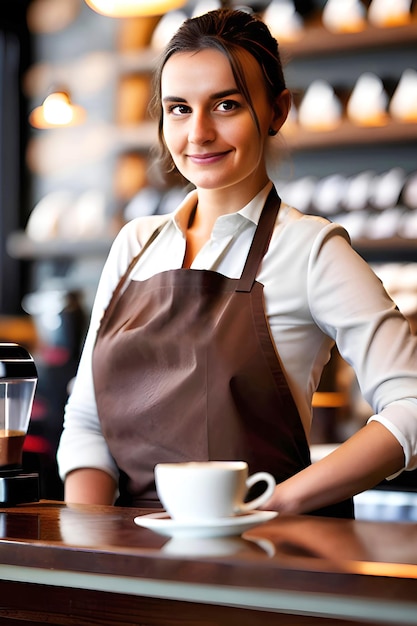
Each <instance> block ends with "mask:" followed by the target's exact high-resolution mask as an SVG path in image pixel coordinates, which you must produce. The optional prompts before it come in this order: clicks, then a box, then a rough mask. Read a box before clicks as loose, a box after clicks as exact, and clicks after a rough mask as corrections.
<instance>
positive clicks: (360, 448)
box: [263, 422, 404, 514]
mask: <svg viewBox="0 0 417 626" xmlns="http://www.w3.org/2000/svg"><path fill="white" fill-rule="evenodd" d="M403 467H404V452H403V449H402V447H401V445H400V444H399V442H398V441H397V439H396V438H395V437H394V435H392V434H391V433H390V431H389V430H388V429H387V428H385V426H383V425H382V424H380V423H379V422H369V423H368V424H367V425H366V426H364V427H363V428H362V429H361V430H359V431H358V432H357V433H355V434H354V435H353V436H352V437H350V438H349V439H348V440H347V441H345V442H344V443H343V444H341V445H340V446H339V447H338V448H337V449H336V450H335V451H334V452H332V453H331V454H329V455H328V456H326V457H324V458H323V459H321V460H320V461H317V462H316V463H313V464H312V465H311V466H309V467H307V468H306V469H304V470H302V471H301V472H299V473H298V474H296V475H295V476H292V477H291V478H289V479H288V480H286V481H284V482H283V483H281V484H280V485H278V486H277V487H276V489H275V493H274V495H273V496H272V498H271V499H270V500H269V501H268V502H267V503H266V504H265V505H264V507H263V508H265V509H273V510H277V511H279V512H280V513H289V514H298V513H308V512H309V511H314V510H315V509H319V508H321V507H324V506H327V505H329V504H332V503H334V502H340V501H342V500H345V499H346V498H349V497H351V496H353V495H356V494H357V493H360V492H362V491H365V490H366V489H370V488H372V487H374V486H375V485H376V484H378V483H379V482H381V480H383V479H384V478H386V476H391V475H393V474H395V473H396V472H398V471H400V470H401V469H402V468H403Z"/></svg>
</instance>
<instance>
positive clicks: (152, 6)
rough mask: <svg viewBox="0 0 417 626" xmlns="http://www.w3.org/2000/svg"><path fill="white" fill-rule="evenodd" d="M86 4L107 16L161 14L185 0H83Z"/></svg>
mask: <svg viewBox="0 0 417 626" xmlns="http://www.w3.org/2000/svg"><path fill="white" fill-rule="evenodd" d="M85 1H86V3H87V4H88V6H89V7H90V8H91V9H93V10H94V11H96V12H97V13H100V14H101V15H106V16H107V17H143V16H151V15H163V14H164V13H167V12H168V11H173V10H176V9H180V8H181V7H183V6H184V5H185V4H186V3H187V0H85Z"/></svg>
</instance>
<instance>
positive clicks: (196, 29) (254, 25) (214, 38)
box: [150, 9, 286, 161]
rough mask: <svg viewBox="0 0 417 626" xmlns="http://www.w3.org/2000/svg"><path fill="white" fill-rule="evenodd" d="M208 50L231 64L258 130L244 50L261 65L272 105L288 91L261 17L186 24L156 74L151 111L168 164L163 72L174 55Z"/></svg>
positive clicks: (215, 15) (229, 14)
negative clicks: (156, 123) (247, 81)
mask: <svg viewBox="0 0 417 626" xmlns="http://www.w3.org/2000/svg"><path fill="white" fill-rule="evenodd" d="M207 48H210V49H215V50H219V51H220V52H222V53H223V54H224V55H225V56H226V57H227V59H228V60H229V63H230V67H231V69H232V72H233V76H234V79H235V81H236V85H237V87H238V89H239V90H240V92H241V93H242V95H243V97H244V98H245V99H246V101H247V103H248V105H249V108H250V111H251V113H252V116H253V119H254V122H255V124H256V126H257V127H258V129H259V122H258V119H257V116H256V113H255V110H254V108H253V104H252V101H251V97H250V93H249V90H248V86H247V83H246V78H245V74H244V71H243V67H242V62H241V52H242V50H246V51H247V52H249V54H251V55H252V56H253V57H254V58H255V59H256V61H257V62H258V64H259V66H260V68H261V70H262V75H263V77H264V82H265V87H266V90H267V94H268V96H269V97H270V100H271V103H272V102H273V101H274V99H275V98H276V97H277V96H279V94H280V93H281V92H282V91H283V90H284V89H285V88H286V85H285V78H284V74H283V70H282V64H281V58H280V54H279V50H278V42H277V40H276V39H275V38H274V37H273V36H272V35H271V33H270V31H269V29H268V27H267V26H266V24H265V23H264V22H262V20H261V19H260V18H259V17H257V16H256V15H254V14H251V13H248V12H246V11H240V10H232V9H218V10H215V11H209V12H208V13H205V14H204V15H201V16H199V17H194V18H189V19H187V20H185V22H184V23H183V24H182V25H181V26H180V28H179V29H178V30H177V32H176V33H175V34H174V36H173V37H172V39H171V40H170V42H169V43H168V45H167V46H166V48H165V50H164V52H163V53H162V55H161V57H160V60H159V64H158V67H157V69H156V71H155V74H154V90H153V94H154V95H153V99H152V102H151V104H150V110H151V112H152V113H153V115H154V116H155V117H156V118H157V119H158V136H159V143H160V155H159V156H160V158H162V159H164V160H165V161H168V160H170V157H169V155H168V154H167V150H166V147H165V143H164V140H163V133H162V127H163V111H162V103H161V76H162V71H163V69H164V66H165V64H166V62H167V61H168V59H169V58H170V57H171V56H172V55H173V54H175V53H177V52H197V51H199V50H205V49H207Z"/></svg>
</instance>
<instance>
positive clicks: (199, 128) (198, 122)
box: [188, 113, 215, 144]
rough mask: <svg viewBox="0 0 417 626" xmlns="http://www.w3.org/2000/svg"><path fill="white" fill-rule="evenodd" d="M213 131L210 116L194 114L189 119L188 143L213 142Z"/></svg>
mask: <svg viewBox="0 0 417 626" xmlns="http://www.w3.org/2000/svg"><path fill="white" fill-rule="evenodd" d="M214 136H215V130H214V126H213V123H212V121H211V119H210V116H209V115H207V114H205V113H194V114H193V115H192V117H191V119H190V127H189V131H188V141H189V142H190V143H195V144H203V143H207V142H208V141H213V139H214Z"/></svg>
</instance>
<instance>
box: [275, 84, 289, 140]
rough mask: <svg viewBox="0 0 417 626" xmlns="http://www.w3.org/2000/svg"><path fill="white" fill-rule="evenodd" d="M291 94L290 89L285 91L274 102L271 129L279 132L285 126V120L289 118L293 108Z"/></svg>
mask: <svg viewBox="0 0 417 626" xmlns="http://www.w3.org/2000/svg"><path fill="white" fill-rule="evenodd" d="M291 100H292V98H291V93H290V92H289V90H288V89H284V91H281V93H280V94H279V96H277V97H276V98H275V102H274V115H273V118H272V121H271V126H270V128H272V129H274V130H275V131H276V132H278V131H279V130H280V128H281V126H282V125H283V124H284V122H285V120H286V119H287V117H288V113H289V112H290V107H291Z"/></svg>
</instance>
